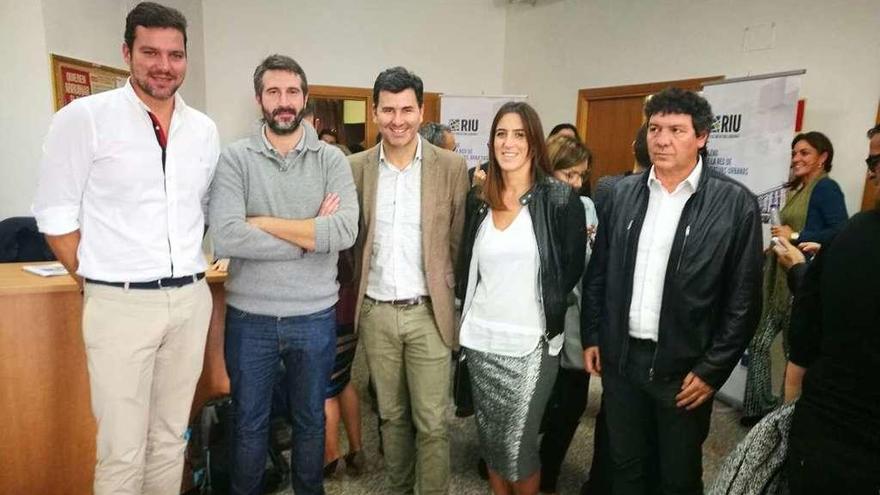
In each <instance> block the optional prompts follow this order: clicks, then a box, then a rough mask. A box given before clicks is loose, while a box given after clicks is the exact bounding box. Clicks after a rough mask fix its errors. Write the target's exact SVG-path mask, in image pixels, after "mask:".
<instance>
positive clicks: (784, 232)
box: [770, 225, 794, 239]
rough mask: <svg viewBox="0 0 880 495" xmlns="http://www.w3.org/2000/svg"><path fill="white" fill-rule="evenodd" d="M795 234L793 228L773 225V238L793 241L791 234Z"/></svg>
mask: <svg viewBox="0 0 880 495" xmlns="http://www.w3.org/2000/svg"><path fill="white" fill-rule="evenodd" d="M793 232H794V230H792V228H791V227H789V226H788V225H771V226H770V233H771V234H773V237H784V238H785V239H791V234H792V233H793Z"/></svg>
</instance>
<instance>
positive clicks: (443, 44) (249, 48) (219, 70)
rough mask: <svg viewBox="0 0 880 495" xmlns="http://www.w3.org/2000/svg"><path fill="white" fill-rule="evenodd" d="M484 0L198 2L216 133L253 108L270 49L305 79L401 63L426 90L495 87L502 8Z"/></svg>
mask: <svg viewBox="0 0 880 495" xmlns="http://www.w3.org/2000/svg"><path fill="white" fill-rule="evenodd" d="M497 3H498V2H496V1H494V0H493V1H490V0H445V1H439V0H429V1H412V0H381V1H372V2H357V1H345V0H325V1H321V2H306V1H296V2H294V1H289V0H274V1H262V2H240V1H236V0H210V1H205V2H204V21H205V39H206V40H208V43H207V44H206V50H205V61H206V80H207V102H208V109H209V110H210V114H211V116H212V117H213V118H214V119H215V120H216V122H217V125H218V126H219V128H220V136H221V138H222V140H223V142H229V141H231V140H233V139H236V138H238V137H241V136H243V135H246V134H247V133H248V132H250V131H251V130H252V129H253V127H254V122H255V120H256V119H257V118H258V116H259V114H258V113H257V110H256V105H255V103H254V97H253V93H254V91H253V82H252V75H253V72H254V68H255V67H256V66H257V64H258V63H259V62H260V60H262V59H263V58H264V57H266V56H267V55H270V54H272V53H281V54H285V55H289V56H291V57H293V58H294V59H296V60H297V61H298V62H299V63H300V65H302V67H303V69H304V70H305V72H306V75H307V77H308V80H309V83H310V84H329V85H337V86H357V87H369V88H371V87H372V86H373V81H374V80H375V78H376V76H377V75H378V74H379V72H380V71H381V70H383V69H385V68H388V67H392V66H395V65H403V66H405V67H407V68H409V69H410V70H412V71H414V72H415V73H416V74H418V75H419V76H420V77H421V78H422V80H423V81H424V83H425V89H426V91H437V92H446V93H467V94H480V93H486V94H498V93H499V92H500V91H501V88H502V65H503V58H504V19H505V13H506V8H505V7H504V5H503V4H501V5H497Z"/></svg>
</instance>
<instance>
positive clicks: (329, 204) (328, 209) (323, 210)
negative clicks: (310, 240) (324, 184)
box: [318, 193, 339, 217]
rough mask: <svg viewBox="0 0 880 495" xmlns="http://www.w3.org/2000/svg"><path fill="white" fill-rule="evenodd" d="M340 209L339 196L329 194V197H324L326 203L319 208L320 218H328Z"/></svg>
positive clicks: (322, 203)
mask: <svg viewBox="0 0 880 495" xmlns="http://www.w3.org/2000/svg"><path fill="white" fill-rule="evenodd" d="M338 209H339V195H338V194H336V193H327V196H325V197H324V201H321V207H320V208H318V216H319V217H327V216H330V215H332V214H334V213H336V210H338Z"/></svg>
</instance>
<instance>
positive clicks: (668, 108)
mask: <svg viewBox="0 0 880 495" xmlns="http://www.w3.org/2000/svg"><path fill="white" fill-rule="evenodd" d="M666 113H679V114H683V115H690V116H691V120H692V121H693V125H694V131H695V132H696V134H697V136H702V135H703V134H709V132H710V131H711V130H712V107H711V105H709V102H708V101H706V99H705V98H703V97H702V96H700V95H698V94H696V93H694V92H693V91H687V90H684V89H680V88H666V89H664V90H663V91H661V92H659V93H657V94H655V95H653V96H652V97H651V99H650V100H648V102H647V103H645V121H650V120H651V116H652V115H654V114H666Z"/></svg>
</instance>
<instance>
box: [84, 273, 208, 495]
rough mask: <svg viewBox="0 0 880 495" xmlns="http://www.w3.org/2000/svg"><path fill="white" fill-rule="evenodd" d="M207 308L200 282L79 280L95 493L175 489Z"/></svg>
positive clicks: (205, 289) (198, 370) (169, 494)
mask: <svg viewBox="0 0 880 495" xmlns="http://www.w3.org/2000/svg"><path fill="white" fill-rule="evenodd" d="M211 309H212V300H211V291H210V289H209V288H208V284H207V282H206V281H205V280H201V281H199V282H196V283H193V284H190V285H186V286H183V287H177V288H169V289H147V290H145V289H128V290H126V289H123V288H117V287H110V286H106V285H99V284H91V283H87V284H86V286H85V299H84V301H83V340H84V341H85V345H86V357H87V359H88V367H89V383H90V385H91V394H92V413H93V414H94V415H95V420H96V421H97V424H98V438H97V465H96V467H95V484H94V493H95V494H97V495H102V494H111V493H112V494H115V495H119V494H141V493H143V494H167V495H172V494H174V495H176V494H177V493H179V492H180V483H181V478H182V476H183V455H184V450H185V449H186V440H187V439H186V438H185V434H186V430H187V425H188V422H189V413H190V408H191V406H192V401H193V395H194V393H195V389H196V384H197V382H198V380H199V375H200V374H201V371H202V360H203V358H204V353H205V338H206V337H207V333H208V325H209V324H210V321H211Z"/></svg>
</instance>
